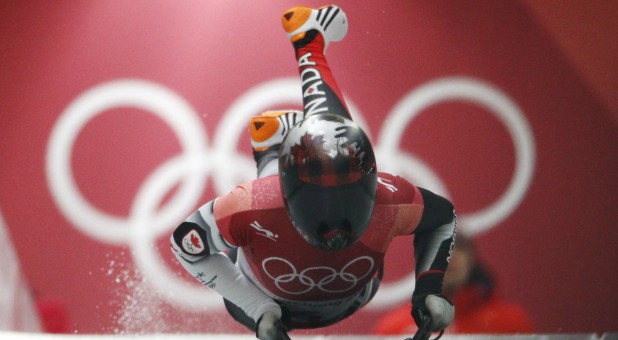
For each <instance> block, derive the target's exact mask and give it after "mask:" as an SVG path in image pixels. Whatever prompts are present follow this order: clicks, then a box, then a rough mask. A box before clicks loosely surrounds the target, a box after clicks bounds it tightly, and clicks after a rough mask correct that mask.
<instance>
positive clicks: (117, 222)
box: [46, 80, 206, 244]
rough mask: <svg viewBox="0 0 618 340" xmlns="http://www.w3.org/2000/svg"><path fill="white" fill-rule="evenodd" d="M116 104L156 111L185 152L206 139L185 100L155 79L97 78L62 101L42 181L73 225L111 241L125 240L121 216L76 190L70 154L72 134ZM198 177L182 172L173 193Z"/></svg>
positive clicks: (173, 205)
mask: <svg viewBox="0 0 618 340" xmlns="http://www.w3.org/2000/svg"><path fill="white" fill-rule="evenodd" d="M120 106H129V107H139V108H142V109H144V110H146V111H149V112H152V113H154V114H156V115H157V116H159V117H160V118H161V119H163V120H164V121H165V122H166V123H167V124H168V125H169V126H170V127H171V128H172V130H173V131H174V132H175V133H176V136H177V137H178V139H179V141H180V144H181V146H182V148H183V150H184V153H185V154H188V155H198V154H202V153H203V149H202V148H203V146H204V145H205V142H206V136H205V133H204V132H203V130H202V129H201V126H202V122H201V121H199V119H197V118H196V114H195V111H194V110H193V109H192V108H191V106H190V105H189V104H188V103H187V102H186V101H185V100H184V99H183V98H181V97H179V96H177V95H176V94H174V92H172V91H171V90H169V89H167V88H164V87H162V86H160V85H158V84H155V83H151V82H147V81H141V80H116V81H111V82H107V83H103V84H101V85H98V86H96V87H94V88H92V89H90V90H88V91H86V92H84V93H83V94H82V95H80V96H79V97H77V98H76V99H75V100H74V101H73V102H72V103H71V104H70V105H69V106H68V107H67V109H66V110H65V111H64V112H63V113H62V114H61V115H60V118H59V119H58V121H57V122H56V125H55V126H54V129H53V130H52V133H51V136H50V139H49V143H48V148H47V159H46V169H47V174H48V176H47V181H48V185H49V187H50V190H51V193H52V195H53V198H54V200H55V201H56V203H57V204H58V207H59V208H60V210H61V211H62V212H63V213H64V215H65V216H66V217H67V218H68V219H69V220H70V221H71V223H72V224H73V225H74V226H76V227H77V228H78V229H79V230H81V231H82V232H84V233H85V234H87V235H90V236H92V237H94V238H95V239H98V240H101V241H104V242H108V243H112V244H119V243H126V242H127V241H128V235H129V227H128V226H127V223H126V222H127V221H126V219H125V218H123V217H119V216H113V215H110V214H108V213H105V212H103V211H101V210H99V209H98V208H96V207H95V206H93V205H92V204H90V202H88V201H87V200H86V199H85V198H84V197H83V196H82V194H81V192H80V191H79V188H78V186H77V183H76V182H75V179H74V176H73V170H72V168H71V154H72V148H73V144H74V143H75V140H76V138H77V135H78V134H79V132H80V131H81V129H82V128H83V127H84V126H85V125H86V124H87V123H88V122H89V121H90V120H91V119H92V118H94V117H96V116H97V115H99V114H102V113H104V112H105V110H107V109H110V108H113V107H120ZM202 181H203V180H202V179H201V178H197V177H192V178H188V179H187V180H186V181H184V182H183V185H182V186H181V188H180V189H179V191H178V192H177V194H176V195H175V197H181V196H183V195H185V194H186V191H187V190H191V187H194V186H200V185H201V183H202ZM112 185H113V183H112ZM178 203H180V200H177V199H172V200H171V201H170V202H169V203H168V207H166V208H167V209H169V210H177V209H179V208H181V207H180V206H179V205H178Z"/></svg>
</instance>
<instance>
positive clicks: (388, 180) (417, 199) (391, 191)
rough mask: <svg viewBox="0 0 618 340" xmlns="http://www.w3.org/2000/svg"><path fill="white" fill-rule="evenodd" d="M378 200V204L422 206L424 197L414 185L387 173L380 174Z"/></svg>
mask: <svg viewBox="0 0 618 340" xmlns="http://www.w3.org/2000/svg"><path fill="white" fill-rule="evenodd" d="M376 200H377V203H378V204H380V203H384V204H413V203H419V204H422V197H421V195H420V192H419V190H418V188H417V187H416V186H415V185H414V184H412V183H410V182H409V181H408V180H406V179H404V178H402V177H399V176H396V175H393V174H390V173H387V172H378V190H377V194H376Z"/></svg>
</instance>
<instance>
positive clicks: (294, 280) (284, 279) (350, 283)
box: [262, 256, 374, 295]
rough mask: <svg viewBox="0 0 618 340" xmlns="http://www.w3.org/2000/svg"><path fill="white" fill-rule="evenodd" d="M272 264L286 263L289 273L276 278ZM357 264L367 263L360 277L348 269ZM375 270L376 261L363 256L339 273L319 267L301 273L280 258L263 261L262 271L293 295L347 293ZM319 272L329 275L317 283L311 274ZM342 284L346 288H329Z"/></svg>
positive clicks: (282, 289)
mask: <svg viewBox="0 0 618 340" xmlns="http://www.w3.org/2000/svg"><path fill="white" fill-rule="evenodd" d="M271 262H282V263H284V264H285V265H286V266H287V267H288V268H289V273H287V274H280V275H277V276H274V275H273V274H271V273H270V271H269V270H268V268H267V265H268V263H271ZM357 263H363V264H364V263H367V266H363V268H364V267H366V270H365V269H363V271H362V272H363V273H362V274H361V275H360V276H356V275H355V274H354V273H352V272H348V269H350V267H352V266H353V265H356V264H357ZM373 268H374V261H373V259H372V258H371V257H369V256H361V257H357V258H355V259H354V260H352V261H350V262H349V263H347V264H346V265H345V266H343V268H341V270H340V271H337V270H336V269H335V268H332V267H326V266H319V267H308V268H305V269H303V270H302V271H301V272H300V273H299V272H298V270H297V269H296V267H295V266H294V264H293V263H292V262H290V261H288V260H286V259H283V258H280V257H269V258H266V259H264V261H262V269H263V270H264V273H265V274H266V275H267V276H268V277H269V278H271V279H272V280H273V281H274V282H275V285H276V286H277V288H278V289H279V290H281V291H282V292H285V293H288V294H292V295H300V294H304V293H307V292H309V291H311V290H312V289H316V288H317V289H318V290H320V291H322V292H325V293H343V292H347V291H349V290H351V289H353V288H354V287H356V285H357V284H358V282H359V281H360V280H362V279H364V278H365V277H367V275H369V274H371V271H372V270H373ZM318 271H326V272H327V273H328V275H326V276H324V277H323V278H322V279H320V281H318V282H316V281H315V280H314V279H313V278H312V277H311V275H310V274H311V272H318ZM342 283H343V284H344V285H345V288H339V289H335V288H329V287H334V286H338V285H341V284H342ZM284 284H288V285H289V286H290V287H293V286H294V285H297V284H299V285H300V286H302V287H303V289H300V290H290V288H285V287H284Z"/></svg>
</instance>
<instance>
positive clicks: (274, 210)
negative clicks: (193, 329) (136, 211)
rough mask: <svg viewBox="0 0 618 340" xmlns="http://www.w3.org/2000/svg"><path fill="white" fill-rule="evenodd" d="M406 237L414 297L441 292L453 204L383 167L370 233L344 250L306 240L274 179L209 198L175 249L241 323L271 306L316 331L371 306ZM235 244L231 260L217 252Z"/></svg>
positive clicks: (293, 323)
mask: <svg viewBox="0 0 618 340" xmlns="http://www.w3.org/2000/svg"><path fill="white" fill-rule="evenodd" d="M412 233H414V234H415V235H416V236H415V241H414V245H415V258H416V273H417V284H416V293H418V292H421V291H422V292H423V293H427V294H439V293H440V292H441V284H442V278H443V275H444V271H445V270H446V267H447V265H448V263H447V261H448V257H449V256H450V251H451V247H452V242H453V241H454V234H455V215H454V211H453V207H452V205H451V204H450V202H448V200H446V199H444V198H442V197H440V196H438V195H435V194H433V193H431V192H429V191H427V190H425V189H422V188H418V187H416V186H414V185H412V184H411V183H410V182H408V181H406V180H405V179H402V178H400V177H397V176H393V175H391V174H387V173H378V189H377V193H376V198H375V207H374V210H373V215H372V218H371V222H370V224H369V227H368V229H367V231H366V232H365V234H364V235H363V237H362V238H361V239H360V240H359V241H358V242H357V243H355V244H354V245H352V246H350V247H349V248H346V249H344V250H340V251H327V250H322V249H319V248H316V247H314V246H312V245H310V244H309V243H308V242H306V241H305V240H303V238H302V236H301V235H300V234H299V233H298V232H297V231H296V230H295V228H294V226H293V225H292V223H291V221H290V219H289V218H288V215H287V213H286V209H285V207H284V202H283V198H282V195H281V192H280V186H279V179H278V176H269V177H264V178H260V179H256V180H253V181H250V182H248V183H245V184H242V185H239V186H238V187H236V188H235V189H233V190H232V191H231V192H230V193H228V194H226V195H224V196H221V197H218V198H216V199H214V200H212V201H210V202H208V203H206V204H205V205H203V206H202V207H200V208H199V209H198V210H197V211H195V212H194V213H193V214H192V215H191V216H189V217H188V218H187V219H186V220H185V221H184V222H183V223H182V224H180V225H179V226H178V227H177V229H176V230H175V231H174V233H173V235H172V237H171V246H172V250H173V253H174V254H175V256H176V257H177V258H178V260H179V262H180V263H181V264H182V265H183V267H184V268H185V269H186V270H187V271H188V272H189V273H191V274H192V275H193V276H194V277H195V278H196V279H197V280H198V281H200V282H201V283H202V284H203V285H205V286H208V287H210V288H212V289H214V290H215V291H216V292H218V293H219V294H220V295H221V296H223V298H224V299H225V300H228V302H231V303H232V304H233V305H235V306H237V307H238V308H239V309H240V310H242V312H244V313H245V314H246V316H247V319H249V320H252V321H253V322H255V321H256V320H258V319H259V317H260V316H261V315H262V314H263V313H264V312H266V311H271V312H274V313H276V314H277V315H279V316H281V317H282V320H283V322H284V323H285V324H286V325H287V326H288V327H290V328H315V327H322V326H325V325H328V324H332V323H335V322H337V321H339V320H341V319H343V318H345V317H347V316H348V315H350V314H352V313H353V312H354V311H355V310H357V309H358V308H360V307H361V306H363V305H365V304H366V303H367V302H369V300H370V299H371V298H372V297H373V294H374V293H375V290H376V289H377V284H379V281H378V280H374V278H376V275H377V273H378V270H379V269H380V268H381V266H382V263H383V260H384V255H385V253H386V251H387V249H388V247H389V244H390V243H391V241H392V240H393V237H396V236H400V235H410V234H412ZM232 249H236V250H235V252H236V251H237V254H236V255H237V259H236V263H235V264H234V263H233V262H232V261H231V260H230V259H229V258H228V257H227V255H225V253H223V252H225V251H229V250H232ZM234 257H236V256H234ZM228 309H229V306H228ZM232 315H233V316H234V317H235V318H236V319H237V320H239V319H238V317H237V315H234V313H232ZM239 321H241V320H239ZM241 322H242V321H241ZM245 325H247V327H249V328H252V329H253V328H254V327H255V326H254V325H251V322H250V323H249V325H248V324H247V323H246V322H245Z"/></svg>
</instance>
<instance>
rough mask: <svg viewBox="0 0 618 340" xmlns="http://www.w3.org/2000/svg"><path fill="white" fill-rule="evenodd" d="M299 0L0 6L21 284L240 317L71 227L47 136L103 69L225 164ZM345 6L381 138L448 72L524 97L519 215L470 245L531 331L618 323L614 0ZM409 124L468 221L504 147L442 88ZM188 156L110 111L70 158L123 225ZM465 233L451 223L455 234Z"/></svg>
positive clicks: (96, 319) (243, 143)
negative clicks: (181, 292)
mask: <svg viewBox="0 0 618 340" xmlns="http://www.w3.org/2000/svg"><path fill="white" fill-rule="evenodd" d="M294 4H295V3H293V2H290V1H271V2H269V4H268V5H263V4H259V3H258V2H246V3H245V2H242V3H241V2H233V3H228V2H215V1H210V2H206V1H187V2H183V3H182V4H176V3H173V2H164V1H132V2H119V1H117V2H109V1H89V2H82V1H65V2H62V3H48V2H26V3H24V2H3V4H2V5H0V9H1V11H0V25H1V27H2V29H1V30H0V38H1V44H0V49H1V50H0V52H1V53H0V55H1V57H0V58H1V59H0V74H1V75H2V82H1V83H0V99H1V100H0V110H1V112H2V124H1V125H0V136H1V137H0V138H1V141H2V143H1V144H0V159H1V160H2V166H1V167H0V181H1V185H2V190H1V191H0V211H1V213H2V214H3V217H4V219H5V222H6V224H7V225H8V227H9V231H10V234H11V237H12V239H13V242H14V245H15V247H16V249H17V252H18V255H19V258H20V261H21V265H22V270H23V272H24V274H25V276H26V277H27V279H28V281H29V283H30V286H31V289H32V290H33V291H34V292H35V293H36V294H37V295H38V296H40V297H45V298H55V299H59V300H61V301H63V303H64V304H65V305H66V306H67V308H68V310H69V313H70V316H71V320H72V321H71V322H72V328H74V329H75V330H76V331H77V332H80V333H91V332H96V333H99V332H103V333H110V332H118V331H182V332H201V331H208V332H212V331H239V330H240V328H239V327H237V326H236V325H234V324H233V323H231V322H230V321H229V320H228V319H227V317H225V316H224V315H225V313H223V312H220V311H216V308H214V310H215V311H211V312H210V313H199V312H194V311H188V310H187V309H186V308H184V307H183V303H182V302H176V303H173V302H170V301H169V299H165V298H161V297H159V296H158V295H157V289H155V288H149V287H150V286H147V285H146V284H144V283H142V281H141V278H140V276H139V274H133V269H135V263H134V262H135V260H134V257H132V252H133V251H134V249H133V248H131V247H129V246H128V245H127V244H133V243H131V242H133V241H135V240H134V239H136V238H140V237H141V235H140V234H139V233H129V231H127V234H129V235H130V236H129V240H127V241H126V242H124V243H123V242H110V241H109V240H103V239H100V238H97V237H95V236H93V235H92V234H88V233H87V232H83V231H81V230H82V229H80V228H79V227H77V226H76V225H75V224H76V223H75V222H74V221H73V220H71V219H70V218H69V217H68V216H67V213H66V212H64V210H63V209H61V208H60V206H59V204H58V203H57V199H55V198H54V196H53V190H52V189H51V186H50V182H51V181H52V180H51V179H50V177H51V176H50V174H49V171H48V170H47V169H46V162H48V157H49V154H48V147H49V145H50V140H51V137H52V131H53V129H54V127H56V126H57V125H58V124H59V120H60V118H61V117H62V115H63V114H64V113H66V110H67V108H68V107H69V105H70V104H71V103H73V102H74V101H75V100H76V99H77V98H78V97H79V96H80V95H83V94H84V93H85V92H86V91H87V90H89V89H92V88H93V87H95V86H98V85H101V84H104V83H107V82H110V81H114V80H124V79H137V80H144V81H148V82H151V83H155V84H158V85H161V86H164V87H165V88H167V89H168V90H170V91H171V92H173V93H175V94H176V95H177V96H178V97H180V98H182V99H184V100H185V101H186V102H187V103H188V104H189V105H190V106H191V108H192V110H193V111H194V112H195V118H196V119H197V120H198V122H199V124H198V125H199V126H197V128H198V129H201V130H203V131H204V132H205V140H206V142H205V143H206V144H207V149H208V150H207V151H208V153H207V154H205V155H204V158H205V159H206V163H208V161H210V160H212V161H213V162H215V161H219V162H222V161H223V160H224V159H225V158H222V156H220V155H216V154H215V151H216V150H217V147H218V146H217V145H218V144H217V143H216V138H215V136H216V135H217V136H226V135H228V136H229V135H230V134H233V133H235V132H237V131H240V130H243V131H244V127H242V129H241V128H238V129H239V130H235V131H230V132H229V133H228V131H223V130H225V129H226V127H225V125H224V124H223V122H225V121H226V120H225V118H226V112H229V111H228V110H229V109H230V108H231V107H233V105H234V104H235V103H238V102H236V101H237V100H238V99H240V98H245V97H243V96H244V95H245V94H246V93H247V91H249V90H251V89H253V88H254V87H255V86H258V85H262V84H264V83H266V82H268V81H271V80H275V79H279V78H288V77H295V76H296V68H295V63H294V60H293V51H292V47H291V46H290V44H289V43H288V42H287V40H286V38H285V35H284V33H283V32H282V30H281V28H280V23H279V20H280V19H279V15H280V13H281V12H282V11H283V10H284V9H285V8H287V7H289V6H292V5H294ZM307 4H309V5H314V6H319V5H322V3H316V2H315V1H308V2H307ZM338 4H339V5H340V6H341V7H342V8H344V9H345V10H346V12H347V13H348V18H349V21H350V31H349V33H348V36H347V37H346V39H345V40H344V41H343V42H341V43H335V44H333V45H331V46H330V47H329V50H328V54H327V55H328V57H329V60H330V64H331V67H332V68H333V70H334V72H335V76H336V77H337V79H338V81H339V84H340V86H341V87H342V88H343V89H344V92H345V93H346V95H347V96H348V97H349V99H350V101H351V102H353V104H354V106H355V107H357V108H358V111H359V112H362V116H363V117H364V119H365V120H366V121H367V123H368V126H369V128H368V129H369V131H370V133H371V134H372V136H373V138H374V140H376V141H377V140H378V139H379V137H380V132H381V128H382V127H383V126H384V125H385V124H386V123H387V122H388V119H390V116H389V114H390V113H391V112H393V110H394V107H395V105H396V104H397V103H398V102H399V101H400V100H402V98H405V97H406V95H408V94H409V93H411V91H414V90H416V89H419V88H420V87H422V86H424V85H427V84H430V83H431V82H432V81H435V80H437V79H443V78H445V77H466V79H476V80H479V81H482V82H483V83H484V84H490V85H491V86H492V87H493V88H495V89H499V90H500V91H501V92H502V93H504V94H505V95H506V96H508V98H510V100H512V101H513V102H514V103H515V104H516V105H517V107H519V109H520V110H521V112H522V113H523V116H524V117H525V119H526V120H527V122H528V124H529V126H530V129H531V132H532V135H533V137H534V140H533V142H534V144H533V145H534V150H535V156H536V157H535V162H534V169H533V175H532V178H531V181H530V183H529V186H525V187H524V188H523V190H524V194H523V200H522V201H521V203H519V204H516V205H515V206H514V211H513V212H511V213H510V214H507V215H506V216H505V217H504V218H503V219H501V220H500V222H499V223H497V224H495V225H492V226H491V228H490V229H489V230H487V231H484V232H481V233H478V234H475V238H476V240H477V242H478V245H479V250H480V253H481V256H482V257H483V258H484V259H486V262H488V264H489V265H490V266H491V267H492V268H494V269H495V270H496V274H497V278H498V281H499V284H500V287H501V289H502V290H503V291H504V295H505V296H506V297H507V298H508V299H509V300H511V301H514V302H518V303H521V304H522V305H523V306H524V307H525V308H526V309H528V310H529V312H530V313H531V314H532V315H533V317H534V318H535V320H536V323H537V326H538V329H539V331H540V332H545V333H548V332H551V333H553V332H593V331H597V332H603V331H611V330H616V329H615V324H614V322H615V316H616V315H618V307H617V306H618V294H617V293H616V288H617V287H618V279H617V276H616V273H615V264H616V263H617V261H618V252H616V250H615V249H616V248H615V245H614V242H615V241H616V240H618V232H617V231H616V228H615V227H614V226H615V224H616V222H617V221H618V215H617V213H616V209H615V208H614V206H613V205H614V203H615V202H616V192H617V189H618V185H617V184H618V181H617V179H616V170H617V165H618V155H617V153H616V150H618V134H617V133H616V132H617V125H616V122H617V120H616V118H618V106H617V105H616V101H615V91H616V89H617V88H618V86H617V83H616V81H617V79H618V75H617V71H616V67H615V65H612V61H614V60H615V56H616V47H615V44H612V43H611V42H612V41H613V39H615V36H616V33H617V32H618V30H617V29H616V23H615V22H610V21H611V20H610V19H609V18H615V15H614V16H612V15H610V13H614V14H615V13H616V5H612V4H611V3H610V2H597V3H593V4H590V3H589V2H578V1H573V2H568V3H564V2H558V1H556V2H551V1H550V2H542V4H541V5H540V4H538V3H535V2H533V1H524V2H494V1H475V2H470V3H464V2H442V1H438V2H415V1H389V2H375V1H372V2H362V4H361V3H360V2H356V1H341V2H340V3H338ZM298 97H299V98H298V100H287V99H286V100H285V102H286V104H287V105H285V106H286V107H287V106H294V105H298V104H299V103H300V90H298ZM260 109H262V108H260V107H256V106H253V107H250V110H254V111H255V112H247V115H252V114H257V113H258V112H259V110H260ZM237 125H238V124H237ZM221 131H223V133H222V132H221ZM405 133H406V135H405V138H404V139H402V140H401V141H400V142H399V146H400V149H401V150H403V151H404V152H406V153H408V154H410V155H413V156H414V157H416V158H417V159H419V160H421V161H422V162H423V163H424V164H425V165H426V166H427V167H429V168H430V169H431V170H432V172H433V174H434V175H435V176H437V177H438V178H439V179H440V180H441V182H442V183H443V184H444V186H446V187H447V188H448V192H449V193H450V196H451V198H452V199H453V201H454V203H455V204H456V206H457V209H458V212H459V215H460V216H463V217H464V219H463V220H464V221H465V216H469V215H470V214H471V213H473V212H477V211H479V210H482V209H484V208H486V207H488V206H490V205H491V204H493V203H494V202H496V200H498V199H499V197H500V196H501V195H502V194H503V193H504V192H505V190H506V189H507V187H508V185H509V181H510V179H511V177H512V176H513V174H514V170H513V169H514V167H515V165H516V163H517V160H516V152H515V147H514V145H513V141H512V140H511V139H510V137H509V134H508V131H507V129H506V127H505V126H504V125H503V124H502V123H500V121H499V120H497V119H496V117H495V116H494V115H492V114H491V112H489V110H488V109H487V108H485V107H482V106H480V105H477V104H473V103H470V102H466V101H462V100H453V101H442V102H440V103H437V104H436V105H432V106H431V107H428V108H427V109H425V110H423V111H422V114H421V115H420V116H418V118H415V120H414V122H413V124H412V123H410V124H409V125H408V126H406V127H405ZM218 134H221V135H218ZM217 138H222V137H217ZM232 140H234V141H236V140H238V144H237V151H235V152H234V153H235V154H238V155H241V156H244V157H243V159H247V160H248V159H249V146H248V142H247V139H246V136H245V135H244V134H239V135H238V137H237V138H236V137H234V138H233V139H232ZM180 151H181V144H180V142H179V137H178V136H176V135H175V134H174V133H173V132H172V130H171V128H170V126H168V124H166V123H165V122H163V120H161V119H159V118H157V117H156V116H154V115H152V113H151V112H149V111H148V110H145V109H143V108H136V107H132V106H129V105H124V106H122V105H121V106H118V107H115V108H110V109H108V110H106V111H105V114H101V115H98V116H96V117H95V118H93V119H92V120H90V121H89V122H88V123H87V124H86V125H85V126H84V128H83V129H82V130H81V131H80V132H79V134H78V135H77V138H76V141H75V146H74V149H73V153H72V155H71V159H70V162H71V163H70V164H71V169H72V171H73V175H74V178H75V182H76V184H77V186H78V187H79V189H80V191H81V192H82V194H83V196H84V197H85V198H86V199H87V200H88V201H89V202H90V204H91V205H93V206H95V207H97V209H99V210H100V211H102V212H103V213H105V214H107V215H110V216H117V217H119V218H120V219H127V218H128V216H130V215H131V209H132V204H134V202H135V196H136V195H137V194H138V192H139V191H140V190H142V189H143V188H142V186H143V185H144V181H145V180H146V179H147V178H148V177H149V176H151V175H152V174H153V172H154V170H155V169H157V168H158V167H159V166H161V165H162V164H164V163H165V162H166V161H168V160H169V159H171V158H172V157H174V156H176V155H178V154H179V153H180ZM233 156H234V155H230V159H232V158H234V159H236V158H237V157H236V158H235V156H234V157H233ZM209 157H210V158H209ZM54 161H57V160H54ZM54 161H52V163H53V162H54ZM230 162H231V160H230ZM391 162H392V160H391ZM242 164H245V163H242ZM246 167H249V168H250V167H251V162H249V161H247V163H246ZM249 172H251V171H250V170H249ZM215 176H217V177H226V173H221V172H219V173H217V174H216V175H214V176H213V175H212V174H210V175H207V176H206V177H207V180H208V184H207V187H206V189H205V190H204V192H203V194H202V195H201V197H200V200H199V201H197V200H196V201H193V202H188V203H187V204H186V206H185V208H186V209H187V211H190V210H192V209H193V208H195V207H197V206H198V205H199V204H200V202H203V201H205V200H208V199H209V198H211V197H213V196H214V195H216V194H217V193H219V191H220V190H219V189H217V188H215V186H214V180H213V178H214V177H215ZM230 176H231V175H230ZM231 180H233V178H232V179H231ZM421 181H422V179H421ZM61 191H62V189H61ZM170 196H173V194H172V195H170ZM93 224H95V222H94V221H93ZM90 227H92V228H97V226H96V225H94V226H92V225H91V226H90ZM99 227H100V226H99ZM171 227H173V226H172V225H170V228H171ZM466 228H470V227H468V226H466V225H465V223H463V224H462V225H461V229H462V232H464V233H465V232H466ZM166 243H167V235H166V234H165V233H162V234H161V235H160V236H159V237H158V238H157V240H156V242H154V247H155V248H154V249H155V250H157V251H159V253H160V258H161V260H160V261H159V262H161V263H163V265H164V267H166V268H168V269H169V270H170V271H171V272H175V273H177V274H178V275H179V276H181V277H184V276H182V275H183V274H182V272H180V271H179V270H178V267H177V266H176V265H175V264H174V263H173V262H172V261H171V258H170V257H171V255H170V254H169V252H168V250H167V246H166ZM410 243H411V240H408V239H404V240H401V241H398V242H397V243H396V244H395V246H394V248H393V252H392V254H391V255H389V257H388V263H387V270H388V271H389V272H388V275H387V281H396V280H398V279H400V278H401V277H403V276H405V274H406V273H408V272H409V271H408V270H407V268H410V267H411V266H412V263H411V261H409V262H406V261H401V258H405V257H406V256H407V257H411V253H410V250H409V247H408V246H409V245H410ZM402 254H403V255H405V256H401V255H402ZM153 261H157V259H154V260H153ZM184 278H186V277H184ZM155 286H156V285H155ZM211 309H213V308H211ZM377 315H379V312H378V311H365V312H363V313H361V314H360V315H357V316H356V317H354V318H352V319H350V320H348V321H345V322H344V323H342V324H341V325H340V326H339V327H330V328H328V329H326V332H343V333H366V332H368V331H369V330H370V329H371V325H372V321H373V320H374V319H375V318H376V316H377Z"/></svg>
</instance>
